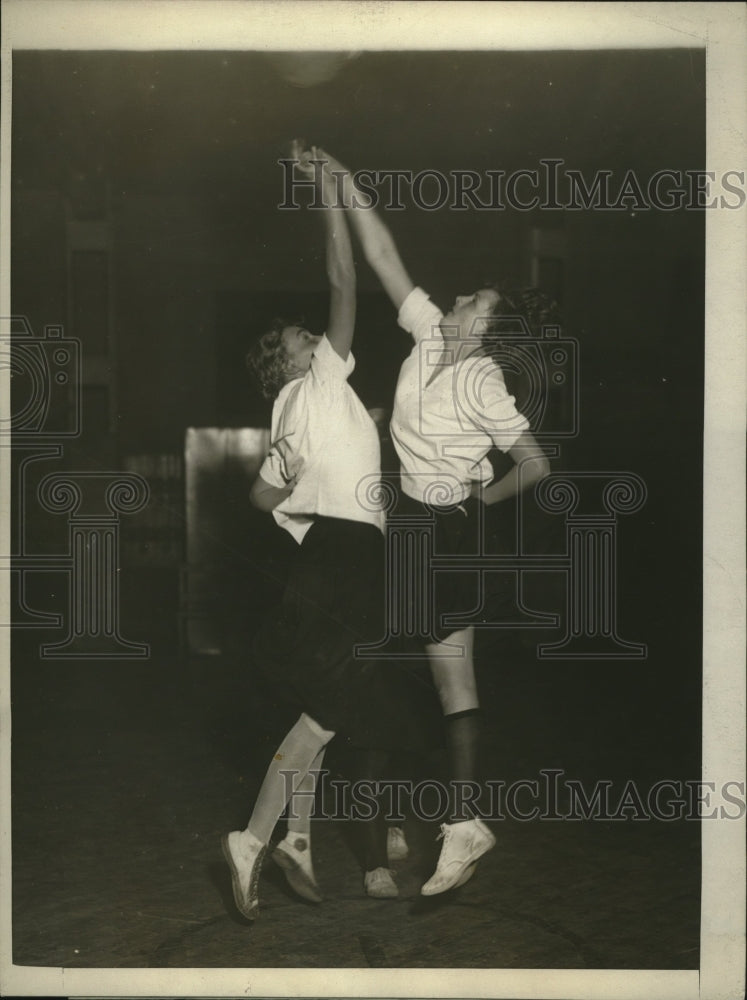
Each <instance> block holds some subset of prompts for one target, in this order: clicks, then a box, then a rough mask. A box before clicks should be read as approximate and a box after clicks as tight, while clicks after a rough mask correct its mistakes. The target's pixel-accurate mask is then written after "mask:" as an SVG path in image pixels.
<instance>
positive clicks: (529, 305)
mask: <svg viewBox="0 0 747 1000" xmlns="http://www.w3.org/2000/svg"><path fill="white" fill-rule="evenodd" d="M489 287H490V288H493V289H494V290H495V291H496V292H498V294H499V295H500V298H499V300H498V302H497V303H496V305H495V308H494V310H493V312H492V315H491V322H490V323H489V325H488V329H487V334H488V336H490V334H491V333H501V332H505V323H504V322H503V320H505V319H511V318H514V317H516V318H518V319H520V320H523V321H524V322H525V323H526V325H527V326H528V327H529V330H530V332H531V334H532V336H534V337H540V336H541V335H542V328H543V327H544V326H550V325H553V324H555V325H558V324H559V323H560V310H559V308H558V304H557V302H556V301H555V300H554V299H553V298H552V297H551V296H549V295H547V294H546V293H545V292H543V291H541V290H540V289H539V288H522V287H521V286H518V285H513V284H510V283H508V282H502V281H498V282H493V283H492V284H491V285H490V286H489Z"/></svg>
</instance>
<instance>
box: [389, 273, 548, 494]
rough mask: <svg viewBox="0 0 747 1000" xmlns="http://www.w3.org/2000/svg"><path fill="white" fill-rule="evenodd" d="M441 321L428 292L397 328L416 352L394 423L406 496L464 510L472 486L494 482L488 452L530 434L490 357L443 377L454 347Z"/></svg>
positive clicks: (414, 300) (408, 305)
mask: <svg viewBox="0 0 747 1000" xmlns="http://www.w3.org/2000/svg"><path fill="white" fill-rule="evenodd" d="M442 319H443V313H442V312H441V310H440V309H439V308H438V307H437V306H436V305H435V304H434V303H433V302H431V300H430V299H429V298H428V296H427V295H426V293H425V292H424V291H423V289H422V288H414V289H413V290H412V291H411V292H410V294H409V295H408V296H407V298H406V299H405V301H404V302H403V303H402V306H401V308H400V311H399V316H398V323H399V325H400V326H401V327H402V328H403V329H405V330H407V331H408V332H409V333H411V334H412V336H413V338H414V340H415V346H414V347H413V349H412V351H411V352H410V354H409V356H408V357H407V358H406V359H405V361H404V362H403V364H402V368H401V369H400V373H399V380H398V382H397V389H396V392H395V397H394V410H393V413H392V420H391V433H392V441H393V443H394V446H395V448H396V449H397V455H398V456H399V460H400V464H401V478H402V489H403V491H404V492H405V493H406V494H407V495H408V496H410V497H413V498H414V499H415V500H420V501H428V502H430V503H433V504H435V505H437V506H447V505H449V504H454V503H460V502H461V501H462V500H464V499H465V498H466V497H468V496H469V495H470V490H471V487H472V483H473V482H481V483H485V482H489V481H490V480H491V479H492V478H493V469H492V466H491V464H490V460H489V459H488V457H487V456H488V452H489V451H490V450H491V449H492V448H493V447H497V448H499V449H500V450H501V451H504V452H505V451H508V450H509V449H510V448H511V447H512V446H513V445H514V444H515V443H516V441H517V440H518V438H519V436H520V435H521V433H522V432H523V431H525V430H526V429H527V428H528V427H529V422H528V420H527V419H526V417H524V416H523V415H522V414H521V413H519V411H518V410H517V409H516V405H515V399H514V397H513V396H511V395H509V392H508V390H507V389H506V383H505V380H504V378H503V372H502V371H501V369H500V367H499V366H498V365H497V364H496V363H495V361H493V360H492V359H491V358H489V357H485V356H484V355H473V356H472V357H469V358H466V359H465V360H464V361H459V362H457V363H456V364H446V365H444V366H443V368H442V369H440V370H439V368H438V366H439V364H441V363H442V362H443V360H444V357H445V355H444V352H445V351H446V352H448V351H449V350H450V349H451V347H452V345H451V344H450V342H449V341H448V340H445V339H444V336H443V333H442V332H441V327H440V323H441V320H442ZM453 346H454V348H456V343H454V345H453ZM434 372H437V374H435V376H434ZM431 376H434V377H433V378H431Z"/></svg>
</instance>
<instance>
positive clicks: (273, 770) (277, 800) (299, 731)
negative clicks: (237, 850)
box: [247, 713, 335, 844]
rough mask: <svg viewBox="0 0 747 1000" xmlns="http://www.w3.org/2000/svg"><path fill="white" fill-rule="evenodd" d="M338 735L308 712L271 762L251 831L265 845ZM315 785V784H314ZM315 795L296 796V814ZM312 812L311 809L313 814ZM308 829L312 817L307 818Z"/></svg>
mask: <svg viewBox="0 0 747 1000" xmlns="http://www.w3.org/2000/svg"><path fill="white" fill-rule="evenodd" d="M334 735H335V734H334V733H332V732H330V731H329V730H326V729H322V727H321V726H320V725H319V724H318V723H317V722H315V721H314V720H313V719H312V718H310V716H308V715H306V714H305V713H304V714H303V715H301V716H300V718H299V720H298V722H296V724H295V725H294V726H293V728H292V729H291V730H290V732H289V733H288V735H287V736H286V737H285V739H284V740H283V742H282V743H281V744H280V746H279V747H278V749H277V753H276V754H275V756H274V757H273V758H272V760H271V761H270V766H269V767H268V768H267V773H266V774H265V777H264V781H263V782H262V787H261V788H260V790H259V794H258V795H257V801H256V802H255V803H254V809H253V810H252V815H251V819H250V820H249V823H248V824H247V830H248V831H249V832H250V833H251V834H252V835H253V836H254V837H256V838H257V840H259V841H260V842H261V843H263V844H267V843H268V842H269V840H270V837H271V835H272V831H273V830H274V829H275V824H276V823H277V821H278V819H279V818H280V816H281V815H282V813H283V810H284V809H285V807H286V805H287V803H288V800H289V799H290V797H291V795H292V794H293V792H294V790H297V789H298V788H299V784H302V783H303V782H304V781H305V780H306V778H307V777H309V774H308V772H309V769H310V768H311V767H313V766H315V762H316V759H317V757H319V755H320V753H322V755H323V752H324V747H325V746H326V745H327V743H329V741H330V740H331V739H332V737H333V736H334ZM312 780H313V779H312ZM314 785H315V781H314ZM307 799H310V800H311V804H312V805H313V798H312V797H311V796H306V795H301V796H296V803H297V805H296V809H295V812H296V814H299V807H300V808H301V809H302V808H303V805H302V803H305V802H306V800H307ZM310 814H311V809H310V808H309V814H308V815H310ZM306 823H307V830H308V816H307V819H306Z"/></svg>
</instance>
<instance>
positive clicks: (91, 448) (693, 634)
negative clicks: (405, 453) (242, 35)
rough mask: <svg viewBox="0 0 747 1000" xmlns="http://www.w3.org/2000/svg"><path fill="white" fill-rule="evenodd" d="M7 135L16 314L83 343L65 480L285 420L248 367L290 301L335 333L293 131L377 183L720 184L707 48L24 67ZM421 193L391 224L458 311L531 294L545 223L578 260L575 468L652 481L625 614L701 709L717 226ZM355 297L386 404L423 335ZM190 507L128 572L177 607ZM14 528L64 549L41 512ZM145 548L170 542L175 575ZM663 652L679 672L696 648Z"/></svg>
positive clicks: (567, 324)
mask: <svg viewBox="0 0 747 1000" xmlns="http://www.w3.org/2000/svg"><path fill="white" fill-rule="evenodd" d="M12 128H13V135H12V143H13V146H12V149H13V162H12V219H11V225H12V261H11V265H12V305H13V311H14V313H19V314H24V315H26V316H27V317H28V318H29V321H30V322H31V324H32V326H33V328H34V331H35V333H36V334H37V335H41V332H42V330H43V328H44V326H45V324H62V325H64V327H65V331H66V333H67V334H68V335H70V336H75V337H79V338H80V339H81V341H82V351H83V359H84V367H83V433H82V435H81V436H80V438H78V439H77V440H75V441H73V442H69V443H68V444H66V446H65V454H64V457H63V459H62V464H63V465H65V466H67V467H68V468H71V469H86V468H94V469H95V468H98V469H116V468H120V467H128V468H140V469H143V468H151V469H152V468H155V467H156V466H157V463H158V462H160V461H161V456H164V455H166V456H177V457H178V458H179V457H180V456H181V454H182V451H183V443H184V434H185V429H186V428H187V427H199V426H263V425H266V423H267V419H268V409H267V406H266V405H265V404H264V403H263V402H262V401H261V400H259V399H258V397H257V396H256V394H255V393H253V391H252V388H251V386H250V384H249V382H248V381H245V379H244V373H243V354H244V351H245V349H246V346H247V344H248V343H249V341H250V340H251V338H252V336H253V335H254V334H255V333H256V332H257V331H258V330H259V329H261V326H262V318H263V316H264V315H265V314H266V313H267V312H268V311H271V310H272V309H274V308H275V305H276V304H277V305H278V306H282V305H283V304H284V303H286V304H287V302H288V300H289V299H290V300H292V302H293V303H294V304H295V303H296V302H297V303H298V304H300V305H302V306H303V307H304V308H305V309H306V310H307V311H308V312H309V315H310V317H311V318H312V319H313V320H314V321H315V322H319V323H320V324H321V323H323V317H324V312H325V300H324V287H325V278H324V266H323V246H322V240H321V227H320V220H319V219H318V217H317V216H316V215H315V213H314V212H311V211H306V210H301V211H279V210H278V207H277V206H278V204H279V203H280V202H281V201H282V198H283V173H282V171H281V168H280V166H279V165H278V163H277V160H278V158H279V157H281V156H283V155H286V154H287V150H288V145H287V144H288V141H289V139H291V138H292V137H293V136H296V135H302V136H305V137H307V139H308V140H309V141H316V142H319V143H321V144H324V145H325V146H326V147H328V148H329V149H330V150H331V151H333V152H334V153H335V154H336V155H337V156H338V157H339V158H340V159H341V160H343V161H344V162H347V163H349V164H350V165H351V166H352V167H354V168H358V169H360V168H368V169H372V170H376V169H378V170H382V169H410V170H413V171H418V170H423V169H434V170H441V171H449V170H458V169H463V170H474V171H478V172H479V173H480V174H486V172H487V171H489V170H505V171H506V172H507V173H510V172H511V171H513V170H517V169H533V168H536V167H538V165H539V161H540V159H542V158H556V159H561V160H563V162H564V169H576V170H579V171H581V173H582V174H583V176H584V177H585V178H586V179H587V181H588V182H591V181H592V180H593V178H594V176H595V174H596V172H597V171H601V170H605V171H610V172H612V175H613V182H612V188H613V190H615V189H616V186H619V184H620V183H621V182H622V179H623V177H624V176H625V174H626V172H628V171H634V172H635V173H636V175H637V176H638V177H640V178H642V179H643V181H644V183H645V180H646V179H647V178H649V177H650V176H651V175H652V174H653V173H655V172H656V171H657V170H661V169H670V170H676V171H684V170H688V169H689V170H696V169H702V168H703V165H704V152H705V150H704V139H705V83H704V54H703V52H702V51H700V50H677V51H668V50H651V51H644V50H641V51H630V52H627V51H614V52H613V51H608V52H567V51H566V52H534V53H533V52H522V53H504V52H471V53H463V52H461V53H457V52H429V53H424V52H418V53H408V52H396V53H394V52H387V53H384V52H378V53H377V52H368V53H363V54H362V55H360V57H359V58H357V59H355V60H352V61H350V62H348V63H347V64H346V65H344V66H343V67H342V68H341V69H340V71H339V72H338V73H337V74H336V75H335V76H334V77H333V78H332V79H330V80H328V81H326V82H321V83H319V84H318V85H316V86H298V85H296V84H294V83H293V82H292V81H291V80H289V79H288V78H287V75H286V76H283V74H282V73H281V72H278V62H277V60H276V59H273V57H271V56H266V55H262V54H259V53H252V52H211V53H200V52H184V53H177V52H148V53H124V52H74V51H68V52H15V53H14V56H13V123H12ZM405 202H406V204H407V206H408V207H407V208H405V210H403V211H390V212H388V213H387V221H388V222H389V224H390V226H391V228H392V230H393V232H394V234H395V236H396V238H397V240H398V243H399V245H400V248H401V251H402V256H403V259H404V260H405V262H406V264H407V266H408V268H409V269H410V272H411V274H412V276H413V279H414V280H415V281H416V282H417V283H419V284H422V285H423V286H424V287H425V288H426V289H428V290H429V291H431V292H432V294H433V296H434V298H435V299H436V301H437V302H438V303H439V304H440V305H441V306H446V305H448V304H449V303H450V301H451V300H452V298H453V296H454V295H455V294H457V293H463V292H468V291H472V290H474V288H475V287H477V286H479V285H480V284H481V283H482V282H483V281H484V279H485V277H486V276H494V275H498V276H500V275H509V276H511V275H512V276H515V277H516V278H518V279H519V280H523V281H527V280H529V278H530V277H531V266H532V249H531V246H532V240H533V239H534V238H535V237H536V233H537V231H539V232H540V233H541V234H542V239H543V240H544V241H545V243H546V245H547V246H549V247H561V248H562V250H561V251H558V253H559V254H560V257H559V260H557V261H555V263H556V264H557V267H556V268H555V269H552V268H551V269H550V270H549V271H548V273H549V274H550V276H551V278H552V280H553V281H554V283H555V284H557V286H558V287H557V289H556V290H557V291H558V292H559V293H560V294H561V298H562V309H563V316H564V326H563V333H564V335H565V336H568V337H573V338H575V339H576V340H577V341H578V344H579V359H580V370H579V373H578V378H579V380H580V403H581V406H580V417H581V423H580V433H579V435H578V436H576V437H575V438H573V439H571V440H565V441H563V442H562V447H561V453H560V457H559V459H558V460H557V462H556V468H559V469H563V468H577V469H593V470H630V471H633V472H636V473H638V474H639V475H640V476H641V477H642V478H643V479H644V480H645V482H646V484H647V488H648V499H647V504H646V507H645V509H644V511H643V512H642V513H641V514H640V515H637V516H636V519H635V521H632V520H631V521H630V522H627V523H625V524H624V526H623V530H624V531H627V532H628V534H627V536H626V541H625V552H624V554H623V560H622V565H621V572H622V573H623V578H624V580H627V581H628V586H627V590H626V600H627V601H628V606H629V612H628V613H629V621H630V622H631V623H632V626H633V628H632V631H633V632H635V633H636V638H640V639H642V640H643V641H647V635H646V633H647V630H648V629H649V628H653V627H654V625H655V626H656V629H657V630H658V631H657V634H659V635H662V636H666V637H667V641H669V642H670V643H674V644H675V645H676V646H677V647H678V650H679V649H681V648H686V649H687V650H688V654H687V655H688V656H689V661H688V665H687V668H686V669H685V670H684V675H685V676H686V677H687V678H688V683H691V684H692V685H693V690H696V689H697V685H698V683H699V668H700V664H699V653H698V650H699V647H700V638H699V637H700V565H701V551H702V550H701V539H700V531H701V505H702V480H701V465H702V393H703V387H702V378H703V343H704V342H703V299H704V295H703V285H704V214H705V213H704V212H702V211H697V210H686V209H681V210H678V211H673V212H664V211H659V210H656V209H650V210H645V209H644V210H636V209H635V208H634V207H629V208H627V209H626V210H623V211H607V212H605V211H599V210H580V211H557V210H545V211H543V210H541V209H537V210H532V211H526V212H523V211H516V210H512V209H506V210H505V211H478V210H475V209H468V210H465V211H453V210H450V209H449V208H448V207H444V208H442V209H438V210H435V211H430V212H428V211H424V210H422V209H420V208H417V207H416V206H414V205H412V204H411V203H410V202H409V200H408V199H407V196H405ZM554 252H555V251H553V252H551V253H550V256H551V257H552V256H553V253H554ZM85 253H89V254H92V255H93V256H92V257H88V258H86V257H81V256H80V255H81V254H85ZM102 267H103V271H102V270H101V269H102ZM97 268H98V270H97ZM102 274H103V277H102ZM76 275H77V276H76ZM359 285H360V310H359V324H358V335H357V342H356V355H357V358H358V369H357V371H356V374H355V376H354V384H355V386H356V388H357V389H358V391H359V392H360V393H361V395H362V397H363V398H364V400H365V401H366V402H367V403H368V404H370V405H384V406H386V405H387V404H388V402H390V401H391V395H392V391H393V385H394V380H395V378H396V372H397V367H398V364H399V361H400V360H401V358H402V356H403V354H404V353H405V351H406V350H407V342H406V338H405V337H404V335H403V334H401V333H400V331H398V328H397V327H396V323H395V320H394V316H393V311H392V310H391V308H390V307H389V305H388V303H387V302H386V300H385V299H384V297H383V296H382V295H381V293H380V291H379V289H378V287H377V284H376V281H375V278H374V276H373V274H372V273H371V272H370V270H369V269H368V268H367V267H366V266H365V265H364V264H362V263H361V266H360V268H359ZM97 311H98V312H97ZM95 315H98V316H99V319H98V321H97V320H95V319H92V317H93V316H95ZM16 391H19V390H18V389H16ZM149 456H150V457H152V458H154V461H156V466H153V465H152V464H151V466H147V461H146V465H143V459H144V458H145V459H146V460H147V459H148V457H149ZM138 463H139V464H138ZM42 465H43V463H42ZM50 469H51V466H47V465H44V466H43V467H42V466H40V474H41V473H42V472H47V471H50ZM152 478H153V481H154V482H155V481H156V477H152ZM156 499H157V502H160V503H161V504H162V507H163V506H164V505H165V503H166V502H165V501H163V498H161V500H160V501H158V498H156ZM169 502H170V504H171V507H170V510H171V513H172V514H173V513H174V511H175V510H177V508H179V501H178V499H176V500H175V499H173V498H172V500H171V501H169ZM240 502H241V498H238V499H237V503H240ZM154 509H155V508H154ZM177 514H178V516H174V517H172V518H171V521H169V522H168V524H167V525H166V527H165V528H164V524H163V523H156V521H157V519H156V520H154V519H153V518H152V517H151V520H150V521H148V520H147V517H146V518H145V520H141V529H140V530H141V535H140V536H138V537H139V540H138V538H136V539H135V542H134V543H133V545H132V546H130V548H129V549H128V548H125V551H124V557H125V563H126V565H127V566H129V567H130V568H132V569H133V572H134V573H135V574H137V568H138V566H141V567H142V568H143V572H144V571H145V569H147V568H148V566H149V565H150V570H151V575H152V572H155V571H156V570H159V569H160V571H163V572H164V573H165V574H166V576H167V578H168V580H170V582H168V583H167V587H168V588H169V589H170V593H171V594H172V596H173V603H174V607H173V608H171V610H170V613H171V611H173V612H174V614H175V610H176V609H175V603H176V596H175V595H176V593H177V583H176V578H177V572H178V566H179V562H180V560H181V559H183V555H184V553H183V547H181V548H180V546H183V535H184V530H183V529H184V523H183V511H182V510H181V508H179V509H178V511H177ZM23 517H24V518H25V519H26V522H27V524H28V525H29V526H30V527H31V528H32V530H33V532H34V533H35V535H36V537H37V539H41V540H42V544H48V542H46V541H45V538H46V535H45V532H47V531H49V532H50V533H51V532H52V529H51V528H48V526H47V525H46V523H45V522H44V519H43V518H41V516H40V515H39V514H38V512H34V511H26V512H24V513H23ZM35 518H38V520H35ZM58 520H59V519H58ZM167 521H168V518H167ZM133 522H134V523H137V522H135V519H134V518H133ZM62 528H63V526H62V525H59V524H57V526H56V528H55V530H56V531H57V532H58V533H59V532H60V531H61V530H62ZM149 531H150V532H151V534H152V535H153V536H154V537H155V536H156V535H157V534H158V531H161V532H162V534H163V532H164V531H167V533H168V532H170V535H168V538H169V539H170V541H169V542H168V545H167V546H166V549H165V550H164V549H162V554H163V553H165V554H164V555H163V558H162V559H160V562H159V559H157V558H154V557H153V552H154V551H155V549H154V547H153V545H150V548H148V546H149V544H150V543H148V541H147V533H148V532H149ZM143 533H144V534H143ZM50 537H51V535H50ZM164 537H166V536H164ZM144 539H145V540H144ZM169 546H170V548H169ZM147 552H149V553H150V555H147ZM169 574H171V575H170V576H169ZM642 577H645V578H646V579H647V581H648V583H649V584H650V588H647V589H645V591H641V590H640V588H639V589H636V581H640V579H641V578H642ZM138 589H139V585H138V586H135V587H134V590H135V591H138ZM146 612H147V608H144V609H141V612H140V613H142V614H143V615H146ZM144 620H145V618H143V621H144ZM629 631H630V630H629ZM662 641H663V640H662ZM663 655H664V660H665V661H666V664H667V666H666V670H667V671H669V670H671V671H678V672H679V674H680V675H681V674H682V672H683V661H682V656H681V655H680V652H679V651H675V650H674V649H673V647H671V646H670V652H669V653H666V654H663ZM661 669H665V667H664V666H662V668H661Z"/></svg>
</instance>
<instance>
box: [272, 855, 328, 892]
mask: <svg viewBox="0 0 747 1000" xmlns="http://www.w3.org/2000/svg"><path fill="white" fill-rule="evenodd" d="M272 860H273V861H274V862H275V864H276V865H277V866H278V868H282V870H283V874H284V875H285V878H286V880H287V882H288V885H289V886H290V887H291V889H293V891H294V892H295V893H296V894H297V895H299V896H300V897H301V899H306V900H308V901H309V902H310V903H321V902H323V900H324V896H322V894H321V892H320V891H319V886H318V885H317V884H316V882H315V881H314V880H313V879H311V878H309V876H308V875H307V874H306V872H305V871H304V870H303V868H302V867H301V866H300V865H299V863H298V862H297V861H296V859H295V858H292V857H291V856H290V854H286V853H285V851H284V850H283V849H282V848H281V847H276V848H275V850H274V851H273V852H272Z"/></svg>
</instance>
